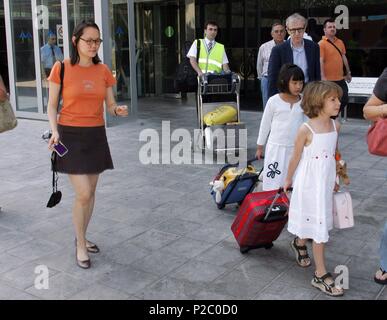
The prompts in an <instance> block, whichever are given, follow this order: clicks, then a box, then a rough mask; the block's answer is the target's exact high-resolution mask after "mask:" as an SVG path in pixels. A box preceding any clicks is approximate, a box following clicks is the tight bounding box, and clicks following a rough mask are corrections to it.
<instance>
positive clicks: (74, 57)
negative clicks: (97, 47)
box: [70, 20, 101, 65]
mask: <svg viewBox="0 0 387 320" xmlns="http://www.w3.org/2000/svg"><path fill="white" fill-rule="evenodd" d="M89 27H90V28H94V29H97V30H98V32H100V31H99V27H98V25H97V24H96V23H95V22H94V21H85V20H83V21H81V22H80V23H78V24H77V25H76V26H75V28H74V31H73V37H75V44H74V43H73V41H72V40H71V44H72V46H71V50H70V60H71V64H72V65H75V64H77V63H78V62H79V53H78V48H77V45H78V42H79V39H80V38H81V37H82V35H83V31H84V30H85V29H86V28H89ZM100 62H101V59H100V58H99V57H98V54H97V55H96V56H95V57H93V63H94V64H98V63H100Z"/></svg>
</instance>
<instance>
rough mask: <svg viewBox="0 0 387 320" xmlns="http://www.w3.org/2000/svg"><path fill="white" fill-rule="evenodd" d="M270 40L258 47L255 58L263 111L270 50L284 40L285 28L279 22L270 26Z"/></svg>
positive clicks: (266, 91)
mask: <svg viewBox="0 0 387 320" xmlns="http://www.w3.org/2000/svg"><path fill="white" fill-rule="evenodd" d="M271 36H272V38H273V39H272V40H270V41H268V42H265V43H264V44H262V45H261V46H260V47H259V51H258V58H257V74H258V79H259V80H260V81H261V93H262V108H263V109H265V106H266V102H267V100H268V99H269V97H268V91H269V80H268V77H267V68H268V66H269V59H270V54H271V50H272V49H273V47H274V46H276V45H277V44H281V43H283V42H284V39H285V27H284V26H283V25H282V24H281V23H280V22H274V23H273V25H272V26H271Z"/></svg>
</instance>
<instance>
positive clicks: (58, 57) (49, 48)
mask: <svg viewBox="0 0 387 320" xmlns="http://www.w3.org/2000/svg"><path fill="white" fill-rule="evenodd" d="M40 59H41V62H42V67H43V69H44V73H45V75H46V77H48V76H49V75H50V73H51V69H52V67H53V66H54V64H55V62H56V61H62V60H63V53H62V50H61V49H60V48H59V47H58V46H57V45H56V36H55V34H53V33H51V34H50V35H49V36H48V40H47V44H45V45H44V46H43V47H41V48H40Z"/></svg>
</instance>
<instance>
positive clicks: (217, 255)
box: [195, 245, 247, 268]
mask: <svg viewBox="0 0 387 320" xmlns="http://www.w3.org/2000/svg"><path fill="white" fill-rule="evenodd" d="M245 259H247V257H246V256H244V255H242V254H241V253H240V252H239V251H238V250H235V249H233V248H230V247H227V246H222V245H216V246H214V247H212V248H210V249H208V250H207V251H205V252H203V253H201V254H199V255H198V256H196V257H195V260H198V261H203V262H208V263H211V264H215V265H217V266H221V267H225V268H233V267H235V266H236V265H238V264H240V263H241V262H242V261H244V260H245Z"/></svg>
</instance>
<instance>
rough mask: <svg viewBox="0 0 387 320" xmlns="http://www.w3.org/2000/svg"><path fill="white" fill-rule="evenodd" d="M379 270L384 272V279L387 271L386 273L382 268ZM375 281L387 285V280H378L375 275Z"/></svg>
mask: <svg viewBox="0 0 387 320" xmlns="http://www.w3.org/2000/svg"><path fill="white" fill-rule="evenodd" d="M379 270H380V271H381V272H382V277H383V276H384V275H385V274H386V273H387V271H384V270H383V269H382V268H379ZM374 280H375V282H376V283H378V284H382V285H386V284H387V278H386V279H384V280H382V279H378V278H376V275H375V276H374Z"/></svg>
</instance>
